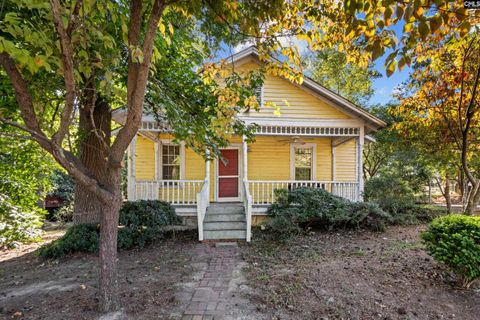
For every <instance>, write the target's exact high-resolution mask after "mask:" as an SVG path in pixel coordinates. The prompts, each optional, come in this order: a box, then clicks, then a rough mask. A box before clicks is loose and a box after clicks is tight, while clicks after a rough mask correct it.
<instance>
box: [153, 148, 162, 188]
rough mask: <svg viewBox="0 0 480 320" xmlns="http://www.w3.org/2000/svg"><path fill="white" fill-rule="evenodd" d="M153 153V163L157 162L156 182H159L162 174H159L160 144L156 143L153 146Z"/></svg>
mask: <svg viewBox="0 0 480 320" xmlns="http://www.w3.org/2000/svg"><path fill="white" fill-rule="evenodd" d="M153 150H154V151H153V152H154V156H153V161H154V162H155V180H159V179H160V174H159V170H158V168H159V165H158V162H159V158H160V157H159V156H158V142H155V143H154V144H153Z"/></svg>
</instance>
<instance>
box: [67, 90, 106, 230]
mask: <svg viewBox="0 0 480 320" xmlns="http://www.w3.org/2000/svg"><path fill="white" fill-rule="evenodd" d="M88 105H92V106H93V105H94V106H95V107H94V108H93V110H91V109H92V108H89V107H88ZM111 119H112V116H111V112H110V106H109V105H108V103H107V102H105V100H103V99H102V98H101V97H98V98H97V99H96V100H95V102H93V101H90V103H88V102H87V103H85V107H83V108H80V125H79V127H80V139H79V140H80V141H79V149H80V152H79V153H80V154H79V157H80V160H81V162H82V164H83V165H84V166H85V167H86V168H87V169H88V171H89V172H90V173H91V174H92V175H93V178H95V179H97V180H98V181H101V180H103V179H104V178H105V176H106V174H107V168H106V166H107V164H106V161H105V159H106V157H107V154H108V146H109V145H110V130H111V128H110V126H111ZM102 211H103V208H102V204H101V203H100V200H99V199H98V197H97V195H96V194H95V193H93V192H91V191H88V190H87V188H86V187H85V186H83V185H82V184H80V183H77V184H76V185H75V202H74V213H73V222H74V223H75V224H79V223H99V222H100V220H101V214H102Z"/></svg>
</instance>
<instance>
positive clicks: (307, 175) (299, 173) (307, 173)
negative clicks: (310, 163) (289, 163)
mask: <svg viewBox="0 0 480 320" xmlns="http://www.w3.org/2000/svg"><path fill="white" fill-rule="evenodd" d="M311 179H312V169H310V168H295V180H311Z"/></svg>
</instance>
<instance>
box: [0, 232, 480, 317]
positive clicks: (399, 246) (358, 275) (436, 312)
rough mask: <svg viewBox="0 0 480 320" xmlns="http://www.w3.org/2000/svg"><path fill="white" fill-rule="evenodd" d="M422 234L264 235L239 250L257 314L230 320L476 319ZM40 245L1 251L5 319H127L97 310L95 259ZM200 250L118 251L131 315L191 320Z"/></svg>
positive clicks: (479, 295) (178, 240)
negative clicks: (54, 253)
mask: <svg viewBox="0 0 480 320" xmlns="http://www.w3.org/2000/svg"><path fill="white" fill-rule="evenodd" d="M421 229H422V227H394V228H390V229H389V230H388V231H387V232H385V233H369V232H338V233H331V232H315V233H312V234H310V235H308V236H305V237H302V238H299V239H297V240H295V241H293V242H290V243H288V244H286V245H282V244H279V243H273V242H269V241H266V240H264V239H263V237H262V235H261V231H259V230H256V231H255V233H254V241H253V242H252V243H251V244H243V245H240V247H239V251H240V254H241V258H240V261H239V263H240V264H241V265H244V266H245V267H244V268H243V275H241V276H242V277H244V278H245V284H243V285H241V286H240V289H241V290H240V291H241V292H240V294H241V296H242V297H241V298H242V299H244V300H245V299H246V301H247V303H248V301H250V303H251V305H249V308H248V309H251V308H252V307H253V310H255V313H254V314H256V315H255V317H253V318H252V317H249V318H248V317H245V316H239V317H238V318H232V317H230V318H228V319H247V318H248V319H422V320H423V319H465V320H469V319H478V315H479V314H480V291H475V290H474V289H469V290H463V289H458V288H455V287H454V285H453V284H452V277H451V276H450V275H449V273H448V272H447V271H446V270H445V269H444V268H443V267H441V266H439V265H437V264H436V263H435V262H434V261H433V260H432V259H431V258H430V257H429V256H428V255H427V254H426V253H424V252H423V250H422V249H421V244H420V242H419V238H418V232H419V231H420V230H421ZM61 234H62V233H61V232H59V231H53V232H49V233H48V234H47V237H46V239H47V241H51V240H52V239H55V238H56V237H58V236H60V235H61ZM262 239H263V240H262ZM38 246H39V244H33V245H25V246H21V247H20V248H17V249H14V250H10V251H3V252H0V319H72V320H76V319H105V320H107V319H119V318H116V317H115V315H111V316H110V317H102V315H100V314H99V313H98V312H97V311H96V308H97V303H96V301H97V300H96V296H95V294H96V290H97V277H98V267H97V266H98V264H97V263H98V261H97V259H98V258H97V257H95V256H93V255H86V254H76V255H73V256H71V257H68V258H67V259H64V260H60V261H44V260H41V259H39V258H37V257H36V256H35V254H34V252H33V251H34V250H35V249H36V248H37V247H38ZM196 251H198V243H197V242H196V241H195V235H194V234H193V233H190V234H185V233H180V234H177V235H176V237H175V239H166V240H162V241H158V243H155V244H153V245H150V246H148V247H147V248H144V249H142V250H129V251H122V252H120V254H119V284H120V292H121V301H122V303H123V315H126V318H128V319H183V318H182V314H183V312H184V311H185V310H186V309H187V306H188V297H186V298H185V299H184V298H182V294H186V295H189V291H192V288H194V287H195V286H196V285H197V284H198V283H199V281H200V279H201V277H200V276H199V275H200V274H201V272H202V268H205V262H206V261H203V260H202V261H200V263H193V262H192V261H194V260H192V257H194V256H195V252H196ZM242 257H243V259H244V261H242ZM244 307H245V305H244V306H243V307H242V306H241V305H238V306H237V308H244ZM248 313H249V314H253V313H252V312H251V311H249V312H248ZM238 314H242V313H238ZM123 319H124V318H123Z"/></svg>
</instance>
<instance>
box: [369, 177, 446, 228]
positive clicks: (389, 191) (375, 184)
mask: <svg viewBox="0 0 480 320" xmlns="http://www.w3.org/2000/svg"><path fill="white" fill-rule="evenodd" d="M364 198H365V201H368V202H373V203H377V204H378V205H379V207H380V208H381V209H382V210H383V211H385V212H388V213H389V214H390V215H391V216H392V219H393V220H392V223H393V224H417V223H422V222H430V221H432V219H434V218H436V217H438V216H441V215H445V214H446V213H447V211H446V209H445V208H441V207H435V206H428V205H422V204H417V203H415V201H416V197H415V193H414V191H413V189H412V188H410V187H409V185H408V184H407V183H406V182H405V181H404V180H402V179H400V178H398V177H395V176H392V175H386V176H379V177H374V178H371V179H369V180H368V181H367V182H366V183H365V192H364Z"/></svg>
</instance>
